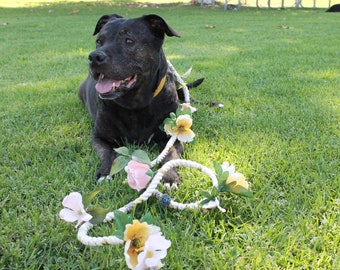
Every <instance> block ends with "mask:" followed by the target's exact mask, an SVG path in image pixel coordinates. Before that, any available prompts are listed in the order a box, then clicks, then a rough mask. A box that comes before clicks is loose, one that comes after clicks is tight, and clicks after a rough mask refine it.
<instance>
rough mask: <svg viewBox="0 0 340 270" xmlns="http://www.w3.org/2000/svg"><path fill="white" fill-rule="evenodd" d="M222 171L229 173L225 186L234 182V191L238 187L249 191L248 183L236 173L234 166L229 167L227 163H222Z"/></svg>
mask: <svg viewBox="0 0 340 270" xmlns="http://www.w3.org/2000/svg"><path fill="white" fill-rule="evenodd" d="M222 170H223V171H227V172H229V176H228V178H227V181H226V184H227V185H228V184H230V183H233V182H236V184H235V190H236V188H237V187H238V186H241V187H243V188H245V189H249V183H248V181H246V178H245V176H244V175H243V174H242V173H239V172H236V171H235V166H234V165H229V163H228V162H224V163H223V164H222ZM236 193H237V192H236Z"/></svg>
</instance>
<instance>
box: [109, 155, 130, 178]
mask: <svg viewBox="0 0 340 270" xmlns="http://www.w3.org/2000/svg"><path fill="white" fill-rule="evenodd" d="M129 161H130V158H129V157H126V156H119V157H117V158H116V159H115V160H114V162H113V164H112V167H111V171H110V175H114V174H116V173H118V172H120V171H121V170H123V169H124V168H125V166H126V165H127V164H128V163H129Z"/></svg>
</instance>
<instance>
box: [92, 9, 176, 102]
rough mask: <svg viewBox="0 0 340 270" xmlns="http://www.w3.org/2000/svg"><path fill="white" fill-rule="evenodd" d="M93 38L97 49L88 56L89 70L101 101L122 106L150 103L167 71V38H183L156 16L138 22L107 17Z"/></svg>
mask: <svg viewBox="0 0 340 270" xmlns="http://www.w3.org/2000/svg"><path fill="white" fill-rule="evenodd" d="M93 35H97V40H96V50H95V51H93V52H92V53H90V55H89V68H90V74H91V75H92V77H93V78H94V79H95V80H96V81H97V83H96V90H97V92H98V93H99V96H100V98H102V99H110V100H114V102H116V103H118V104H120V105H122V106H123V107H132V108H136V107H142V106H146V105H147V104H149V103H150V102H151V100H152V96H153V91H155V89H156V88H157V86H158V85H159V83H160V82H161V79H162V77H163V76H164V75H165V73H166V70H167V64H166V59H165V56H164V53H163V50H162V44H163V41H164V37H165V35H167V36H176V37H179V36H180V35H179V34H178V33H177V32H176V31H174V30H173V29H171V27H170V26H168V25H167V23H166V22H165V21H164V20H163V19H162V18H161V17H159V16H157V15H153V14H152V15H146V16H142V17H139V18H135V19H126V18H123V17H122V16H120V15H117V14H111V15H104V16H102V17H101V18H100V19H99V21H98V22H97V25H96V27H95V31H94V33H93Z"/></svg>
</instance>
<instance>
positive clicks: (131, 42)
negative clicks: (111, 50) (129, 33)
mask: <svg viewBox="0 0 340 270" xmlns="http://www.w3.org/2000/svg"><path fill="white" fill-rule="evenodd" d="M125 43H126V44H133V43H134V41H133V40H132V39H131V38H127V39H125Z"/></svg>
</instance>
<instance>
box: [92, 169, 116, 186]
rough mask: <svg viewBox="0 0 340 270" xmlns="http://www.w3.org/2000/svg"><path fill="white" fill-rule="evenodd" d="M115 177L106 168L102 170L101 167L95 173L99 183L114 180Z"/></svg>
mask: <svg viewBox="0 0 340 270" xmlns="http://www.w3.org/2000/svg"><path fill="white" fill-rule="evenodd" d="M113 178H114V176H113V175H110V171H106V170H104V171H103V170H101V169H99V170H98V171H97V172H96V174H95V177H94V179H95V181H96V182H97V183H101V182H103V181H104V180H107V181H110V180H112V179H113Z"/></svg>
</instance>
